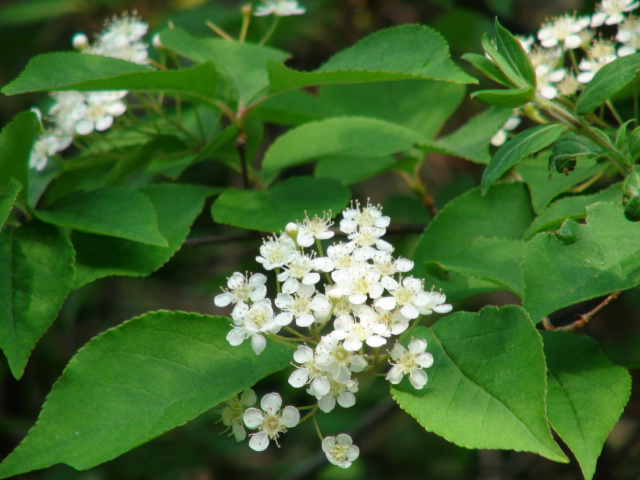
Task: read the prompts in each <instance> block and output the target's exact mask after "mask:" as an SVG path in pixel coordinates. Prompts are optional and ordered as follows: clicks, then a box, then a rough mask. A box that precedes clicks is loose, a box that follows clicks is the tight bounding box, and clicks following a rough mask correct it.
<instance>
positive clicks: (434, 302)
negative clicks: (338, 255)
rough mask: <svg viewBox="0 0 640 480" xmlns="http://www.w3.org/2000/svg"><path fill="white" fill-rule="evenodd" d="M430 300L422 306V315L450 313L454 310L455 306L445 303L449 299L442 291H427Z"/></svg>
mask: <svg viewBox="0 0 640 480" xmlns="http://www.w3.org/2000/svg"><path fill="white" fill-rule="evenodd" d="M427 295H428V296H429V301H428V302H427V303H426V304H425V305H422V306H421V307H420V313H421V314H422V315H431V314H432V313H433V312H436V313H449V312H450V311H451V310H453V307H452V306H451V305H449V304H448V303H444V302H445V301H446V300H447V296H446V295H445V294H444V293H442V292H434V291H433V290H432V291H430V292H427Z"/></svg>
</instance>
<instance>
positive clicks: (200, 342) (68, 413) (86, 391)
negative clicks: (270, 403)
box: [0, 312, 291, 478]
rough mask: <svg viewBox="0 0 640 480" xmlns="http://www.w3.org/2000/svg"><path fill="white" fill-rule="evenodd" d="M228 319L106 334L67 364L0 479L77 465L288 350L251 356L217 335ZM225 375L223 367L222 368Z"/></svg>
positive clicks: (182, 413)
mask: <svg viewBox="0 0 640 480" xmlns="http://www.w3.org/2000/svg"><path fill="white" fill-rule="evenodd" d="M229 323H230V320H229V319H228V318H225V317H211V316H205V315H196V314H190V313H182V312H154V313H149V314H146V315H143V316H141V317H137V318H134V319H132V320H129V321H128V322H125V323H124V324H122V325H120V326H118V327H116V328H113V329H111V330H108V331H107V332H105V333H103V334H101V335H99V336H97V337H96V338H94V339H93V340H91V341H90V342H89V343H88V344H87V345H85V346H84V347H83V348H82V349H80V351H78V353H77V354H76V355H75V356H74V357H73V358H72V359H71V360H70V361H69V364H68V365H67V367H66V369H65V370H64V372H63V373H62V377H60V379H59V380H58V381H57V382H56V384H55V385H54V386H53V388H52V389H51V392H50V393H49V395H48V396H47V399H46V401H45V403H44V405H43V407H42V411H41V412H40V416H39V418H38V421H37V423H36V424H35V426H34V427H33V428H32V429H31V430H30V431H29V433H28V434H27V436H26V438H25V439H24V440H23V441H22V443H21V444H20V445H19V446H18V447H17V448H16V449H15V450H14V451H13V452H12V453H11V454H10V455H9V456H8V457H7V458H5V459H4V461H3V462H2V464H0V478H8V477H11V476H13V475H17V474H20V473H24V472H29V471H31V470H37V469H40V468H46V467H49V466H51V465H55V464H57V463H65V464H67V465H70V466H72V467H74V468H76V469H79V470H84V469H87V468H90V467H93V466H94V465H98V464H100V463H103V462H106V461H108V460H111V459H112V458H115V457H117V456H118V455H121V454H123V453H124V452H126V451H128V450H131V449H132V448H134V447H137V446H138V445H141V444H143V443H145V442H148V441H149V440H151V439H153V438H155V437H157V436H158V435H161V434H162V433H164V432H166V431H168V430H171V429H172V428H175V427H177V426H179V425H182V424H184V423H185V422H187V421H189V420H191V419H193V418H195V417H196V416H198V415H200V414H201V413H203V412H204V411H206V410H208V409H209V408H211V407H213V406H214V405H216V404H217V403H219V402H221V401H224V400H225V399H227V398H229V397H230V396H231V395H233V394H235V393H237V392H240V391H242V390H245V389H247V388H249V387H251V386H252V385H253V384H254V383H255V382H257V381H258V380H260V379H261V378H262V377H264V376H265V375H268V374H270V373H272V372H275V371H278V370H281V369H283V368H285V367H286V366H287V365H288V364H289V362H290V360H291V350H290V349H288V348H286V347H283V346H281V345H277V344H275V343H274V344H269V345H267V348H266V350H265V351H264V352H263V353H262V354H261V355H260V357H256V355H255V353H253V351H252V350H251V347H250V346H249V345H248V344H247V342H245V344H244V345H241V346H239V347H232V346H230V345H229V343H228V342H227V341H226V340H225V335H226V333H227V332H228V331H229V328H230V327H229ZM231 372H232V373H231Z"/></svg>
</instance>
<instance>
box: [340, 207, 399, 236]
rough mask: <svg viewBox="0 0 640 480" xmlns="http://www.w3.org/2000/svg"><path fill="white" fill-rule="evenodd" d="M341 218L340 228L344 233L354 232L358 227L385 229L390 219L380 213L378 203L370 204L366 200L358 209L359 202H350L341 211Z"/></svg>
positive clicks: (380, 209)
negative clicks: (362, 206) (365, 203)
mask: <svg viewBox="0 0 640 480" xmlns="http://www.w3.org/2000/svg"><path fill="white" fill-rule="evenodd" d="M342 217H343V219H342V220H341V221H340V230H341V231H342V232H344V233H346V234H352V233H355V232H356V231H357V230H358V229H359V228H364V227H376V228H379V229H383V230H384V229H386V228H387V227H388V226H389V223H390V222H391V219H390V218H389V217H387V216H383V215H382V208H381V207H380V205H377V206H376V205H371V204H370V203H369V202H368V201H367V206H366V207H364V208H362V210H361V209H360V202H358V201H356V202H355V203H354V202H352V203H351V208H345V209H344V211H343V212H342Z"/></svg>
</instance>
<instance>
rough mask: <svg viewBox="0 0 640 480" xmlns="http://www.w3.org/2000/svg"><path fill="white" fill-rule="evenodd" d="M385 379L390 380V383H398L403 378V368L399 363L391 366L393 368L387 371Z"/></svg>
mask: <svg viewBox="0 0 640 480" xmlns="http://www.w3.org/2000/svg"><path fill="white" fill-rule="evenodd" d="M385 379H386V380H389V383H392V384H393V385H397V384H398V383H400V381H401V380H402V368H401V367H400V366H398V365H394V366H393V367H391V370H389V373H387V376H386V377H385Z"/></svg>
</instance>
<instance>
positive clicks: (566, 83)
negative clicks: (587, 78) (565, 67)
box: [557, 72, 582, 96]
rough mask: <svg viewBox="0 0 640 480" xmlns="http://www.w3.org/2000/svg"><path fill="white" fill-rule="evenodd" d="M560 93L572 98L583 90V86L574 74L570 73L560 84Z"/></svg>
mask: <svg viewBox="0 0 640 480" xmlns="http://www.w3.org/2000/svg"><path fill="white" fill-rule="evenodd" d="M557 87H558V92H560V95H565V96H570V95H573V94H574V93H576V92H577V91H578V90H580V89H581V88H582V84H581V83H580V82H579V81H578V79H577V78H576V76H575V74H574V73H573V72H570V73H568V74H567V75H565V77H564V78H563V79H562V80H561V81H560V82H558V85H557Z"/></svg>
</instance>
